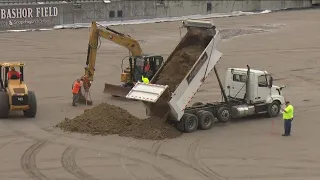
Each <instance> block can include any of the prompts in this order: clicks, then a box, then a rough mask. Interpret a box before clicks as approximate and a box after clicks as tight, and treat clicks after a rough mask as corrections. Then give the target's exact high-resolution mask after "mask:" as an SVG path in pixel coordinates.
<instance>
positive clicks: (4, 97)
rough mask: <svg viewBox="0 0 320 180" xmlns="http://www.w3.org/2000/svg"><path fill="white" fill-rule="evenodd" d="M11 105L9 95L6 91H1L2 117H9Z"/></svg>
mask: <svg viewBox="0 0 320 180" xmlns="http://www.w3.org/2000/svg"><path fill="white" fill-rule="evenodd" d="M9 112H10V105H9V96H8V94H7V93H6V92H3V91H2V92H0V118H1V119H6V118H8V117H9Z"/></svg>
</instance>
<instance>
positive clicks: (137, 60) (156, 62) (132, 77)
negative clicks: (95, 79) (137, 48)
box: [104, 55, 164, 97]
mask: <svg viewBox="0 0 320 180" xmlns="http://www.w3.org/2000/svg"><path fill="white" fill-rule="evenodd" d="M163 63H164V60H163V57H162V56H159V55H144V56H136V57H133V56H131V57H130V58H129V67H128V68H126V69H125V70H124V71H123V72H122V73H121V82H122V83H123V84H122V85H120V86H119V85H113V84H108V83H106V84H105V89H104V93H108V94H111V95H113V96H114V97H125V96H126V95H127V94H128V93H129V92H130V90H131V88H132V87H133V86H134V85H135V83H136V82H138V81H141V78H142V76H144V77H147V78H148V79H149V80H151V79H152V78H153V76H154V75H155V74H156V72H157V71H158V70H159V68H160V67H161V66H162V64H163ZM131 69H132V70H133V71H131Z"/></svg>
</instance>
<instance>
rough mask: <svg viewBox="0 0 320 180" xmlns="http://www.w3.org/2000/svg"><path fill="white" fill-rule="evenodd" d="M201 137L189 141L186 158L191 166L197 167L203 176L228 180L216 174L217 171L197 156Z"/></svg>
mask: <svg viewBox="0 0 320 180" xmlns="http://www.w3.org/2000/svg"><path fill="white" fill-rule="evenodd" d="M201 139H203V137H200V138H197V139H196V140H195V141H193V142H192V143H191V145H190V146H189V148H188V152H187V154H188V159H189V161H190V163H191V166H192V167H194V168H195V169H198V170H199V171H200V172H202V173H203V174H204V175H205V176H207V177H208V178H210V179H211V180H228V178H225V177H223V176H221V175H220V174H218V173H217V172H215V171H213V170H212V169H211V168H209V167H208V166H207V165H205V163H204V162H203V161H202V160H201V158H200V157H199V156H198V153H197V152H198V148H199V145H200V141H201Z"/></svg>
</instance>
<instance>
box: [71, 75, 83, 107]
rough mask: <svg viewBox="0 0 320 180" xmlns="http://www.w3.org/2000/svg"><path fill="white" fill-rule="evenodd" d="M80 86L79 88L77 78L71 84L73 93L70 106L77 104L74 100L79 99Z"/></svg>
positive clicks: (79, 83) (79, 84)
mask: <svg viewBox="0 0 320 180" xmlns="http://www.w3.org/2000/svg"><path fill="white" fill-rule="evenodd" d="M80 88H81V82H80V79H77V81H76V82H75V83H74V84H73V87H72V94H73V98H72V106H77V105H76V102H77V101H78V99H79V92H80Z"/></svg>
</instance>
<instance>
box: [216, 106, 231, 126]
mask: <svg viewBox="0 0 320 180" xmlns="http://www.w3.org/2000/svg"><path fill="white" fill-rule="evenodd" d="M217 119H218V121H219V122H223V123H226V122H228V121H229V120H230V119H231V113H230V109H229V108H227V107H223V106H222V107H220V108H219V109H218V111H217Z"/></svg>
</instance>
